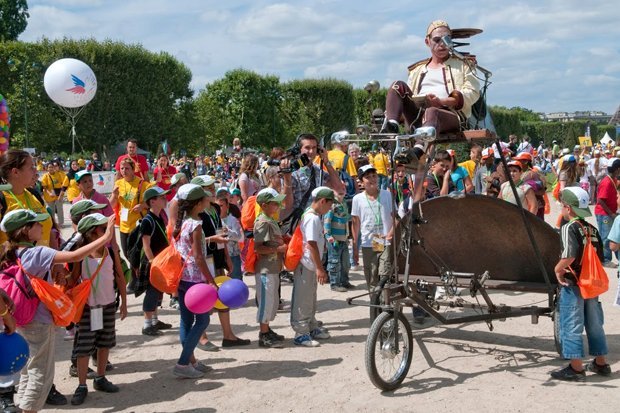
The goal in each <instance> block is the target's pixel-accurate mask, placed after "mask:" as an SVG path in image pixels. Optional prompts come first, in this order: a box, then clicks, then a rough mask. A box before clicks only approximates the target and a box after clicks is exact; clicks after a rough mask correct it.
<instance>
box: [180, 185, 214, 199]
mask: <svg viewBox="0 0 620 413" xmlns="http://www.w3.org/2000/svg"><path fill="white" fill-rule="evenodd" d="M205 196H208V195H207V192H206V191H205V190H204V189H202V187H201V186H200V185H196V184H185V185H181V187H180V188H179V190H178V191H177V198H179V199H181V200H183V201H195V200H196V199H202V198H204V197H205Z"/></svg>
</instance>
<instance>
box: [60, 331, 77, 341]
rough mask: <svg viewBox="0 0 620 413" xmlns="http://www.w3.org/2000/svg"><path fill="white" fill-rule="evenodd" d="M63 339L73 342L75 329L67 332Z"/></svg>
mask: <svg viewBox="0 0 620 413" xmlns="http://www.w3.org/2000/svg"><path fill="white" fill-rule="evenodd" d="M62 339H63V340H64V341H73V340H74V339H75V329H74V328H72V329H71V330H65V335H64V337H63V338H62Z"/></svg>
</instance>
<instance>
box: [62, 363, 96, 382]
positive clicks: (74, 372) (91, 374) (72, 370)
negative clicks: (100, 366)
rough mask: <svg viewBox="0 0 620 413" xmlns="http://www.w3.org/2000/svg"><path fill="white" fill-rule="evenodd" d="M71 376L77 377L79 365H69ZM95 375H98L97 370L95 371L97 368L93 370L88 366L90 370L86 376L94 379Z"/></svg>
mask: <svg viewBox="0 0 620 413" xmlns="http://www.w3.org/2000/svg"><path fill="white" fill-rule="evenodd" d="M69 376H71V377H77V376H78V371H77V366H74V365H71V366H70V367H69ZM95 377H97V372H95V370H93V369H91V368H90V367H89V368H88V372H87V373H86V378H89V379H94V378H95Z"/></svg>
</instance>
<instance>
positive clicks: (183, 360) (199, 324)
mask: <svg viewBox="0 0 620 413" xmlns="http://www.w3.org/2000/svg"><path fill="white" fill-rule="evenodd" d="M192 285H194V283H190V282H187V281H181V283H180V284H179V310H180V313H181V326H180V329H179V333H180V336H181V345H182V346H183V351H181V357H179V361H178V364H180V365H181V366H187V365H188V364H189V361H190V359H191V357H192V354H194V350H195V349H196V346H197V345H198V342H199V341H200V336H202V333H203V332H204V331H205V330H206V329H207V327H208V326H209V313H205V314H194V313H192V312H191V311H189V310H188V309H187V307H186V306H185V293H187V290H189V288H190V287H191V286H192Z"/></svg>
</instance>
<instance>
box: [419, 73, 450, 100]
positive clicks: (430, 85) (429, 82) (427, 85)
mask: <svg viewBox="0 0 620 413" xmlns="http://www.w3.org/2000/svg"><path fill="white" fill-rule="evenodd" d="M427 70H428V71H427V72H426V75H425V76H424V79H422V84H421V85H420V94H422V95H428V94H429V93H432V94H434V95H435V96H437V97H438V98H440V99H445V98H447V97H448V91H447V89H446V81H445V79H444V76H443V68H441V67H440V68H437V69H430V68H427Z"/></svg>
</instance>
